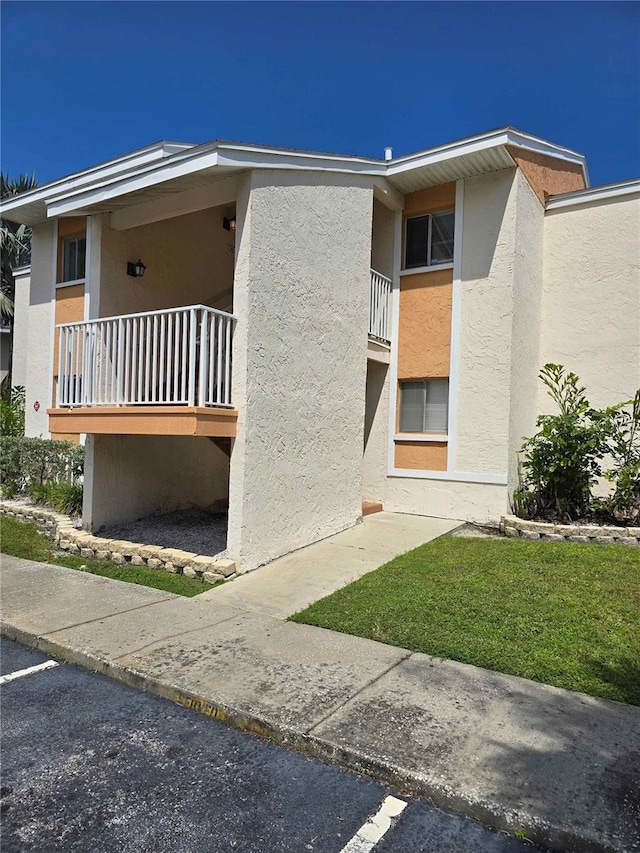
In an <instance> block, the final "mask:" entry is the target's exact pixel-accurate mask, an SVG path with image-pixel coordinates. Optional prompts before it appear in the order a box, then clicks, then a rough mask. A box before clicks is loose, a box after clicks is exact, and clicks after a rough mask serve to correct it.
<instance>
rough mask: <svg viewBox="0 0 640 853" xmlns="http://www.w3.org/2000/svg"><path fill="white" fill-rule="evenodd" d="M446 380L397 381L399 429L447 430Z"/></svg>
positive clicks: (417, 430)
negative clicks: (398, 385) (398, 382)
mask: <svg viewBox="0 0 640 853" xmlns="http://www.w3.org/2000/svg"><path fill="white" fill-rule="evenodd" d="M448 420H449V380H448V379H423V380H421V381H419V382H413V381H412V382H400V432H419V433H437V434H440V433H442V434H445V435H446V433H447V428H448Z"/></svg>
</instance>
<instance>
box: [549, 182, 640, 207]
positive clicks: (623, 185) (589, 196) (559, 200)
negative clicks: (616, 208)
mask: <svg viewBox="0 0 640 853" xmlns="http://www.w3.org/2000/svg"><path fill="white" fill-rule="evenodd" d="M637 193H640V178H634V179H633V180H631V181H620V182H619V183H616V184H605V185H604V186H601V187H590V188H588V189H586V190H576V191H575V192H572V193H562V194H558V195H552V196H550V197H549V198H548V199H547V203H546V205H545V207H546V210H558V208H562V207H576V206H577V205H580V204H589V203H590V202H593V201H605V200H606V199H610V198H622V197H624V196H627V195H636V194H637Z"/></svg>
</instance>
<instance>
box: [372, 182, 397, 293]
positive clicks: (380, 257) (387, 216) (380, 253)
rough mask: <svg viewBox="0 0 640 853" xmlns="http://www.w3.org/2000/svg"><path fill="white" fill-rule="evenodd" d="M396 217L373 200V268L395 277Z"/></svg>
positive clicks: (376, 200)
mask: <svg viewBox="0 0 640 853" xmlns="http://www.w3.org/2000/svg"><path fill="white" fill-rule="evenodd" d="M394 227H395V215H394V212H393V211H392V210H389V208H388V207H385V206H384V204H382V202H381V201H378V199H374V200H373V222H372V226H371V266H372V268H373V269H374V270H376V272H379V273H381V274H382V275H386V276H387V278H392V276H393V232H394Z"/></svg>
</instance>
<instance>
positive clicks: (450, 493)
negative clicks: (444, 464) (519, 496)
mask: <svg viewBox="0 0 640 853" xmlns="http://www.w3.org/2000/svg"><path fill="white" fill-rule="evenodd" d="M383 503H384V508H385V510H387V511H388V512H404V513H408V514H409V515H433V516H435V517H436V518H459V519H460V520H464V521H476V522H479V523H482V522H487V521H494V520H495V519H497V518H499V517H500V515H503V514H504V513H505V512H506V511H507V509H508V506H509V500H508V493H507V487H506V486H502V485H495V484H492V483H461V482H455V481H446V480H423V479H420V478H417V477H388V478H387V482H386V487H385V491H384V496H383Z"/></svg>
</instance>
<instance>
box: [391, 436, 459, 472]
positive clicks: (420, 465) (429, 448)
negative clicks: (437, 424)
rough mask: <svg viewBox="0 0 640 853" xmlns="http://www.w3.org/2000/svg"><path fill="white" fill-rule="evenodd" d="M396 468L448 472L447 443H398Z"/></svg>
mask: <svg viewBox="0 0 640 853" xmlns="http://www.w3.org/2000/svg"><path fill="white" fill-rule="evenodd" d="M396 468H411V469H413V470H414V471H446V470H447V443H446V441H438V442H436V441H401V442H397V443H396Z"/></svg>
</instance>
